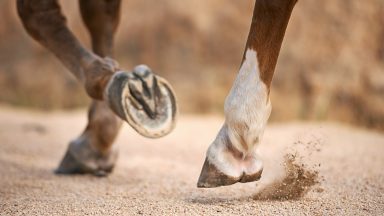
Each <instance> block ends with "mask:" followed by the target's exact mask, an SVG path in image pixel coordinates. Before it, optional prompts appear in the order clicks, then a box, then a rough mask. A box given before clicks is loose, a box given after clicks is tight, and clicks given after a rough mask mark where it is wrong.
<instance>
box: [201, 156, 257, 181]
mask: <svg viewBox="0 0 384 216" xmlns="http://www.w3.org/2000/svg"><path fill="white" fill-rule="evenodd" d="M262 172H263V170H262V169H261V170H260V171H258V172H256V173H254V174H246V173H243V174H242V175H240V176H239V177H234V176H228V175H226V174H224V173H223V172H221V171H220V170H218V169H217V168H216V166H215V165H214V164H212V163H210V162H209V161H208V159H205V162H204V165H203V168H202V170H201V174H200V177H199V180H198V182H197V187H198V188H214V187H220V186H227V185H232V184H235V183H237V182H240V183H246V182H253V181H258V180H259V179H260V178H261V174H262Z"/></svg>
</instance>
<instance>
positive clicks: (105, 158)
mask: <svg viewBox="0 0 384 216" xmlns="http://www.w3.org/2000/svg"><path fill="white" fill-rule="evenodd" d="M116 159H117V152H116V151H111V152H109V153H108V154H101V153H98V152H96V151H95V150H94V149H92V147H91V146H90V145H88V143H79V142H77V141H74V142H72V143H71V144H70V145H69V147H68V150H67V152H66V153H65V155H64V158H63V159H62V160H61V162H60V165H59V167H58V168H57V169H56V170H55V173H56V174H67V175H70V174H93V175H95V176H106V175H108V174H109V173H110V172H112V170H113V167H114V164H115V161H116Z"/></svg>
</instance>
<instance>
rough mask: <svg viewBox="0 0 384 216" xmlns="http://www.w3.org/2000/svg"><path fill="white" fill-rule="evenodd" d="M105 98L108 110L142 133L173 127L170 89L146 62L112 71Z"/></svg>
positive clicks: (174, 111)
mask: <svg viewBox="0 0 384 216" xmlns="http://www.w3.org/2000/svg"><path fill="white" fill-rule="evenodd" d="M106 98H107V100H108V103H109V105H110V107H111V108H112V110H113V111H114V112H115V113H116V114H117V115H118V116H120V118H122V119H123V120H125V121H127V122H128V124H130V125H131V126H132V127H133V129H135V130H136V131H137V132H138V133H139V134H141V135H143V136H145V137H149V138H158V137H162V136H165V135H167V134H168V133H170V132H171V131H172V130H173V128H174V127H175V123H176V117H177V107H176V98H175V95H174V93H173V90H172V88H171V86H170V84H169V83H168V82H167V81H166V80H165V79H163V78H161V77H159V76H157V75H154V74H153V73H152V71H151V69H150V68H148V67H147V66H146V65H139V66H137V67H135V68H134V70H133V72H132V73H128V72H124V71H120V72H117V73H115V75H114V76H113V77H112V78H111V80H110V81H109V84H108V86H107V89H106Z"/></svg>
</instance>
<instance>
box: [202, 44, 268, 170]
mask: <svg viewBox="0 0 384 216" xmlns="http://www.w3.org/2000/svg"><path fill="white" fill-rule="evenodd" d="M224 113H225V125H224V126H223V128H222V130H220V132H219V134H218V135H217V137H216V139H215V140H214V142H213V143H212V145H211V146H210V147H209V149H208V152H207V156H208V160H209V161H210V162H211V163H213V164H214V165H215V166H216V168H218V169H219V170H220V171H222V172H223V173H225V174H227V175H230V176H235V177H238V176H240V175H241V174H242V173H243V172H245V173H247V174H252V173H255V172H257V171H259V170H260V169H261V168H262V163H261V161H260V160H259V159H257V153H256V147H257V144H258V143H259V140H260V139H261V137H262V135H263V132H264V128H265V125H266V123H267V120H268V118H269V115H270V113H271V103H270V100H269V94H268V88H267V86H266V85H265V84H264V83H263V81H262V80H261V79H260V70H259V65H258V61H257V54H256V51H254V50H252V49H248V50H247V51H246V54H245V59H244V62H243V64H242V65H241V67H240V70H239V73H238V75H237V77H236V80H235V82H234V84H233V86H232V89H231V91H230V93H229V95H228V96H227V98H226V100H225V104H224ZM226 137H228V138H229V140H230V143H232V145H233V147H234V148H235V149H237V150H238V151H239V152H241V153H242V154H243V155H242V156H243V159H244V158H245V157H247V156H248V157H251V159H250V161H254V163H252V164H249V163H250V161H248V163H243V162H241V161H238V159H235V158H233V156H232V155H230V154H228V153H226V152H227V151H228V150H227V147H226V146H225V144H226V141H225V139H226ZM246 164H248V165H249V166H246Z"/></svg>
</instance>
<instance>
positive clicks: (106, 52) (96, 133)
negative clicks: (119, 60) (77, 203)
mask: <svg viewBox="0 0 384 216" xmlns="http://www.w3.org/2000/svg"><path fill="white" fill-rule="evenodd" d="M119 8H120V0H117V1H104V0H92V1H89V0H81V1H80V9H81V15H82V17H83V20H84V23H85V25H86V26H87V28H88V30H89V33H90V35H91V40H92V49H93V51H94V52H95V53H96V54H97V55H99V56H101V57H107V56H108V57H112V55H113V36H114V33H115V30H116V28H117V25H118V22H119V15H120V13H119ZM121 123H122V121H121V120H120V119H119V118H118V117H117V116H116V115H115V114H114V113H113V112H112V111H111V109H110V108H109V107H108V104H107V103H106V102H105V101H98V100H93V101H92V104H91V106H90V108H89V112H88V125H87V127H86V128H85V131H84V132H83V134H82V135H81V136H80V137H79V138H77V139H76V140H74V141H72V142H71V143H70V145H69V147H68V150H67V153H66V155H65V156H64V158H63V161H62V162H61V163H60V166H59V168H58V169H57V172H58V173H79V172H80V173H87V172H91V173H95V174H97V175H104V174H107V173H109V172H110V171H111V170H112V168H113V166H114V164H115V162H116V158H117V148H116V147H113V142H114V140H115V138H116V136H117V135H118V132H119V129H120V126H121Z"/></svg>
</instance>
